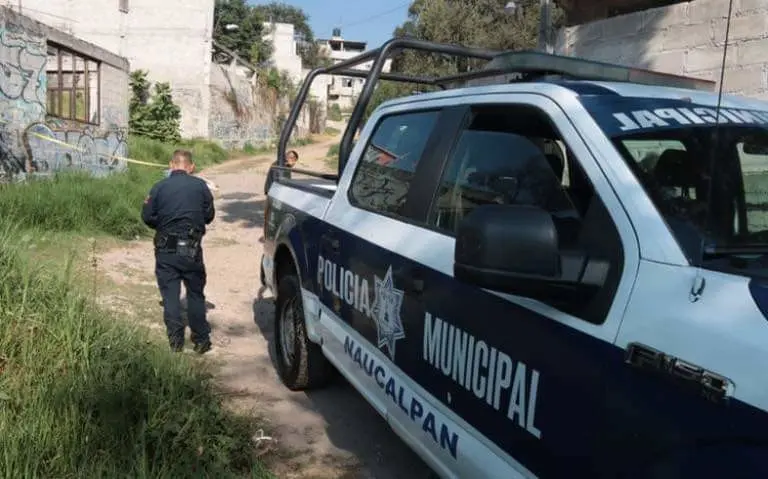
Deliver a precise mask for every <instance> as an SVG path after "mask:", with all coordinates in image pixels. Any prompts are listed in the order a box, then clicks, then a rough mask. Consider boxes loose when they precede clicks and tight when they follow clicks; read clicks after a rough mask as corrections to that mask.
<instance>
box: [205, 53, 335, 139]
mask: <svg viewBox="0 0 768 479" xmlns="http://www.w3.org/2000/svg"><path fill="white" fill-rule="evenodd" d="M291 100H293V98H289V97H288V96H286V95H278V94H277V93H276V92H275V91H274V90H272V89H271V88H268V87H266V86H263V85H262V83H261V82H260V81H259V79H258V78H257V77H255V76H254V75H253V72H252V71H251V70H250V69H249V68H247V67H245V66H244V65H239V64H238V62H237V59H235V61H233V62H232V63H230V64H214V65H213V71H212V75H211V124H210V137H211V138H212V139H214V140H216V141H218V142H219V143H220V144H221V145H222V146H224V147H225V148H233V149H240V148H244V147H245V146H246V145H251V146H254V147H256V146H267V145H271V144H273V143H274V142H275V141H276V140H277V139H278V137H279V135H280V129H281V128H282V125H283V122H284V121H285V119H286V118H288V114H289V112H290V108H291V103H290V101H291ZM315 104H316V105H319V102H317V103H315ZM320 106H322V105H320ZM323 130H325V109H324V108H320V109H319V111H315V110H313V109H312V108H311V107H310V102H307V103H306V104H305V108H304V109H303V110H302V112H301V114H300V116H299V118H298V120H297V121H296V128H294V131H293V133H292V134H293V138H294V139H298V138H306V137H308V136H309V135H310V134H311V133H321V132H322V131H323Z"/></svg>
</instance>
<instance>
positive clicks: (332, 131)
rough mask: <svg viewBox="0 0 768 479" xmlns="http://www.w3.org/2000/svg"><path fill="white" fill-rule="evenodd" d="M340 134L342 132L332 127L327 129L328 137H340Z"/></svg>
mask: <svg viewBox="0 0 768 479" xmlns="http://www.w3.org/2000/svg"><path fill="white" fill-rule="evenodd" d="M339 133H341V130H339V129H338V128H333V127H332V126H329V127H328V128H326V129H325V134H326V135H328V136H335V135H338V134H339Z"/></svg>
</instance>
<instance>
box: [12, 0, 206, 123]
mask: <svg viewBox="0 0 768 479" xmlns="http://www.w3.org/2000/svg"><path fill="white" fill-rule="evenodd" d="M9 3H10V5H12V6H13V7H14V9H16V10H17V11H18V10H19V8H20V9H21V13H23V14H24V15H27V16H29V17H32V18H34V19H36V20H38V21H40V22H42V23H45V24H47V25H49V26H51V27H53V28H56V29H59V30H62V31H64V32H67V33H69V34H70V35H74V36H76V37H78V38H82V39H83V40H86V41H88V42H91V43H93V44H95V45H98V46H99V47H101V48H104V49H106V50H109V51H111V52H114V53H115V54H117V55H120V56H123V57H126V58H128V60H129V61H130V64H131V69H132V70H139V69H141V70H147V71H149V79H150V80H152V81H165V82H169V83H170V84H171V89H172V91H173V99H174V101H175V102H176V104H177V105H179V107H180V108H181V130H182V135H183V136H185V137H196V136H200V137H205V136H208V128H209V119H210V101H211V95H210V76H211V36H212V30H213V6H214V0H163V1H157V0H113V1H107V0H77V1H72V0H24V1H23V2H21V1H19V2H18V6H16V5H15V4H16V2H15V1H14V2H9Z"/></svg>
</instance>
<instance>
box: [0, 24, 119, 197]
mask: <svg viewBox="0 0 768 479" xmlns="http://www.w3.org/2000/svg"><path fill="white" fill-rule="evenodd" d="M47 58H48V56H47V47H46V42H45V38H43V37H41V36H39V35H33V34H30V33H28V32H26V31H24V30H23V29H21V28H20V27H19V28H17V27H16V26H15V25H12V24H10V23H6V25H4V26H0V182H3V181H9V180H11V179H23V178H25V177H26V176H27V175H35V174H49V173H51V172H54V171H58V170H62V169H69V168H75V169H86V170H88V171H91V172H92V173H94V174H96V175H104V174H108V173H110V172H112V171H120V170H124V169H125V168H126V163H125V162H124V161H122V160H118V159H115V158H113V157H114V156H119V157H125V156H127V149H128V147H127V143H126V138H125V133H124V132H123V131H120V130H115V129H114V128H115V127H117V125H124V124H125V114H124V113H122V112H119V111H117V110H115V111H112V110H109V109H105V111H104V118H103V122H104V124H106V125H110V127H111V128H112V129H113V130H114V131H107V132H97V131H96V130H95V129H94V128H92V127H87V128H83V127H81V126H80V125H79V124H77V123H75V122H69V121H64V120H55V119H51V120H49V121H47V122H46V107H45V103H46V89H47V81H46V71H45V70H46V63H47Z"/></svg>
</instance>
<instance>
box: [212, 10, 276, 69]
mask: <svg viewBox="0 0 768 479" xmlns="http://www.w3.org/2000/svg"><path fill="white" fill-rule="evenodd" d="M265 21H266V18H265V17H264V16H263V15H262V12H261V11H259V10H257V9H256V8H254V7H253V6H251V5H249V4H248V3H247V2H246V0H216V3H215V6H214V9H213V24H214V28H213V40H214V41H215V42H216V43H218V44H219V45H222V46H224V47H226V48H228V49H229V50H232V51H233V52H235V53H236V54H237V55H238V56H239V57H240V58H242V59H243V60H246V61H250V62H251V63H256V64H258V63H260V62H263V61H265V60H268V59H269V57H270V56H271V55H272V45H271V44H270V42H268V41H266V40H264V38H263V37H264V34H265V33H266V32H265V31H264V22H265ZM228 25H236V26H237V27H236V28H232V29H228V28H227V26H228Z"/></svg>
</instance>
